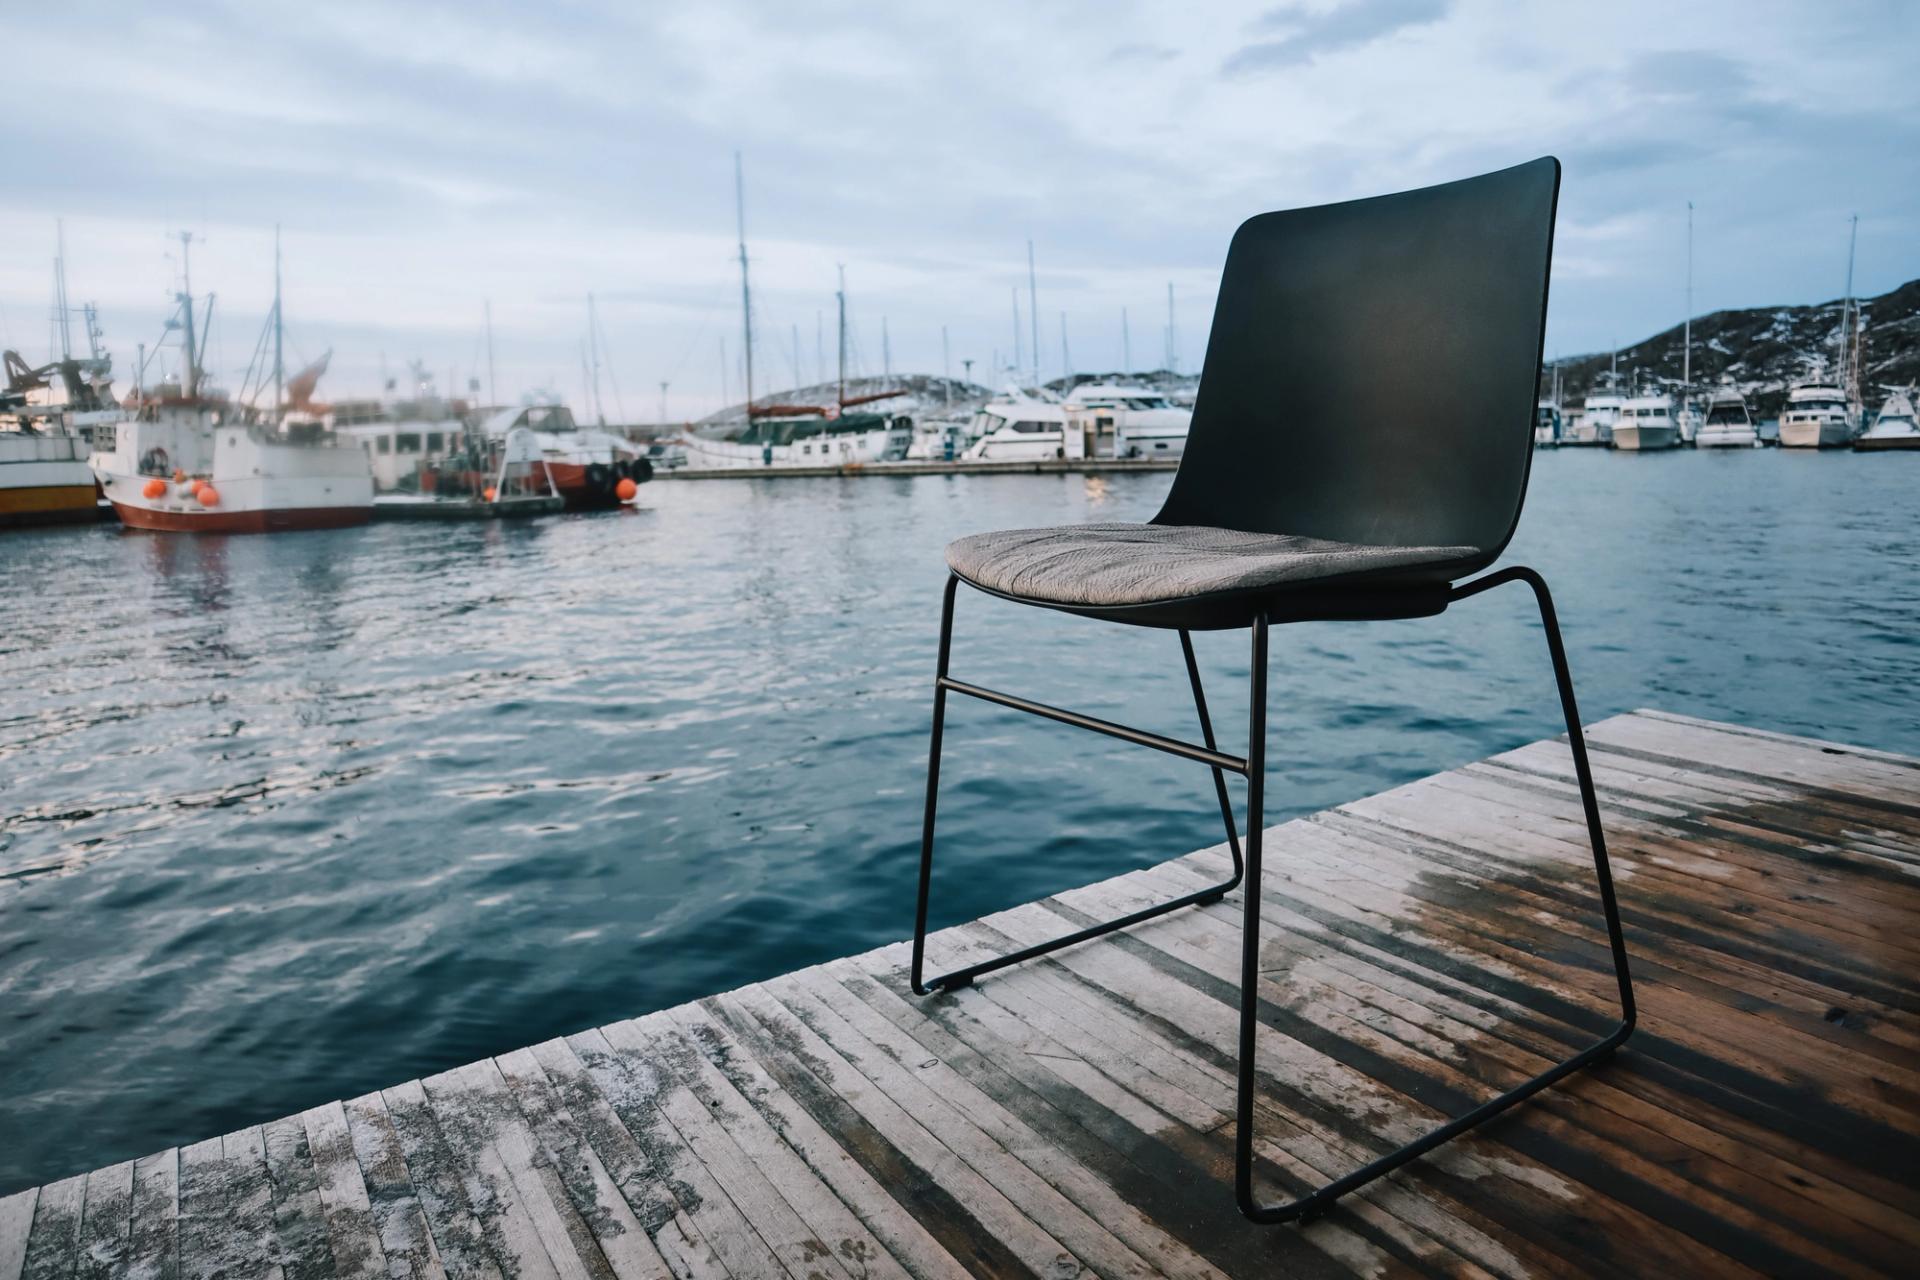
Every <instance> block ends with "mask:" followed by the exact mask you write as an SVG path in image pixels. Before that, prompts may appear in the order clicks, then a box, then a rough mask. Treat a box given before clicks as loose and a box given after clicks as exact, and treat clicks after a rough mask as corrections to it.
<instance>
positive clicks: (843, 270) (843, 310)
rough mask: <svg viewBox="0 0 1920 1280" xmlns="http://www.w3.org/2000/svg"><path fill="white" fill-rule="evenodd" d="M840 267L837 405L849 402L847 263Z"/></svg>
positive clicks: (837, 294) (836, 295) (836, 300)
mask: <svg viewBox="0 0 1920 1280" xmlns="http://www.w3.org/2000/svg"><path fill="white" fill-rule="evenodd" d="M838 266H839V268H840V288H839V289H838V290H836V291H835V292H834V295H833V297H834V301H835V302H836V303H837V304H838V305H839V307H840V322H839V323H840V390H839V393H838V394H837V395H836V396H835V397H834V403H835V404H836V405H845V404H846V403H847V264H846V263H844V262H842V263H839V264H838Z"/></svg>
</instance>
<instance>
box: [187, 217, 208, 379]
mask: <svg viewBox="0 0 1920 1280" xmlns="http://www.w3.org/2000/svg"><path fill="white" fill-rule="evenodd" d="M192 244H193V233H192V232H191V231H182V232H181V233H180V290H181V291H180V297H179V302H180V314H181V323H182V324H183V325H185V326H186V327H185V328H184V329H183V330H182V331H181V337H182V338H183V339H185V342H186V347H185V350H186V357H187V358H186V370H185V372H184V373H182V374H181V377H180V393H181V394H182V395H183V396H185V397H186V398H188V399H192V398H193V397H194V396H196V395H198V394H199V392H200V360H199V354H198V352H196V351H195V349H194V343H193V267H192V264H191V263H190V262H189V261H188V259H189V257H190V246H191V245H192ZM209 317H211V312H209Z"/></svg>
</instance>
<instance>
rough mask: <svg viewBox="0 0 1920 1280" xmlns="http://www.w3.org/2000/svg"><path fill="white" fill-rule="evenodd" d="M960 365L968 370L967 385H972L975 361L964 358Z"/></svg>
mask: <svg viewBox="0 0 1920 1280" xmlns="http://www.w3.org/2000/svg"><path fill="white" fill-rule="evenodd" d="M960 367H961V368H962V369H965V370H966V371H967V385H968V386H969V387H971V386H972V385H973V361H971V360H962V361H961V362H960Z"/></svg>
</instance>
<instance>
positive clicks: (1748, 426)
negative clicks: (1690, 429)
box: [1693, 388, 1760, 449]
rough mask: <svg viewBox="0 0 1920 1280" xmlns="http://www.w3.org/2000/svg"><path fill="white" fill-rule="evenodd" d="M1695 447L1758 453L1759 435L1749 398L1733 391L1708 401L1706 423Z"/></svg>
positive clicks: (1727, 391) (1726, 390)
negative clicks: (1753, 450)
mask: <svg viewBox="0 0 1920 1280" xmlns="http://www.w3.org/2000/svg"><path fill="white" fill-rule="evenodd" d="M1693 442H1694V445H1695V447H1697V448H1701V449H1757V448H1759V447H1760V432H1759V431H1758V429H1756V428H1755V426H1754V424H1753V418H1752V416H1751V415H1749V414H1748V413H1747V401H1746V397H1745V396H1742V395H1741V394H1740V393H1739V392H1738V391H1735V390H1732V389H1731V388H1723V389H1721V390H1719V391H1716V392H1714V393H1713V394H1712V395H1710V396H1708V397H1707V416H1706V421H1704V422H1702V423H1701V424H1700V433H1699V434H1698V435H1696V436H1695V437H1694V441H1693Z"/></svg>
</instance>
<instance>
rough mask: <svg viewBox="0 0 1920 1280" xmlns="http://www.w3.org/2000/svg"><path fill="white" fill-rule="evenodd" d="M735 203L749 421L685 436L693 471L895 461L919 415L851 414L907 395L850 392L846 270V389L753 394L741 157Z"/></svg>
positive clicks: (842, 296) (842, 299) (839, 296)
mask: <svg viewBox="0 0 1920 1280" xmlns="http://www.w3.org/2000/svg"><path fill="white" fill-rule="evenodd" d="M733 182H734V205H735V212H736V215H737V218H738V223H739V251H740V317H741V329H742V336H743V337H744V338H745V349H744V350H745V354H744V367H745V372H746V390H747V397H746V424H745V426H744V427H740V426H736V425H734V424H725V423H723V424H717V425H715V426H713V427H710V428H708V429H706V430H703V431H693V432H688V433H687V434H686V435H684V436H682V437H681V438H680V440H679V441H678V443H679V445H680V446H681V448H683V449H684V450H685V451H686V455H687V466H688V468H689V469H718V470H727V469H734V470H739V469H751V470H764V469H766V468H770V467H862V466H866V465H868V464H870V463H875V462H895V461H898V460H900V459H903V458H905V457H906V456H907V450H908V449H909V448H910V447H911V446H912V444H913V419H912V418H910V417H908V416H906V415H904V414H887V413H881V412H873V411H865V412H849V410H854V409H858V408H860V407H861V406H864V405H869V404H877V403H879V402H881V401H883V400H892V399H895V398H897V397H899V396H900V395H902V394H904V393H903V392H900V391H897V390H882V391H876V392H872V393H869V394H866V395H858V396H849V395H848V394H847V288H846V278H845V275H844V273H843V274H842V277H841V281H840V288H839V290H838V292H837V293H836V294H835V298H836V301H837V303H838V306H839V350H840V355H839V386H838V390H837V393H836V395H835V397H834V400H833V402H832V403H831V404H824V405H818V404H756V403H755V402H754V398H753V287H752V283H751V281H750V279H749V277H748V273H747V215H746V195H745V186H744V180H743V178H742V176H741V169H740V156H739V153H737V152H736V153H735V154H734V157H733Z"/></svg>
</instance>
